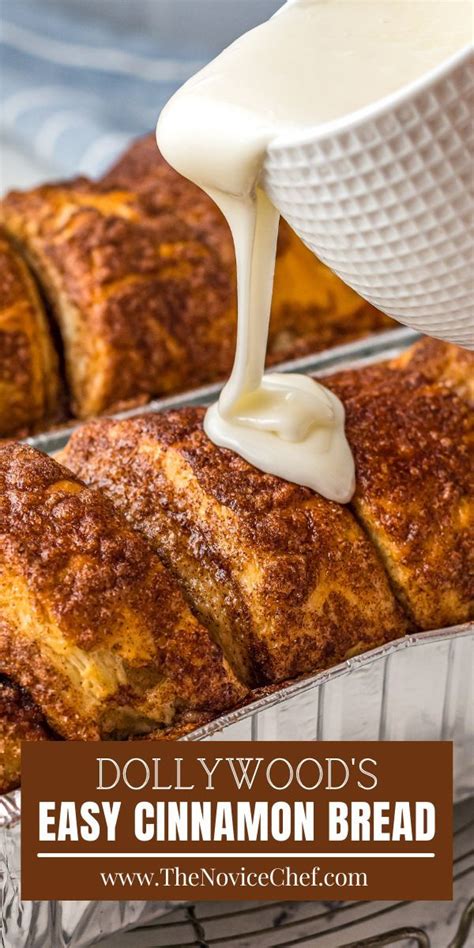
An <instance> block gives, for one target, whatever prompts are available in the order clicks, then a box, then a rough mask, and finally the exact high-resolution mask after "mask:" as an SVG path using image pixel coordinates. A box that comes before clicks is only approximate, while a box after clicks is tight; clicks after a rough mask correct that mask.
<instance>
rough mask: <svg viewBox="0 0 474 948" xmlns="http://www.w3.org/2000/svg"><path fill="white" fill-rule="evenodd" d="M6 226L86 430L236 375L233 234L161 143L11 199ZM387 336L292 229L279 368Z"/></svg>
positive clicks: (282, 292) (282, 244)
mask: <svg viewBox="0 0 474 948" xmlns="http://www.w3.org/2000/svg"><path fill="white" fill-rule="evenodd" d="M2 217H3V221H4V225H5V227H6V229H7V230H8V232H9V233H10V234H11V235H12V237H13V238H14V239H15V240H16V241H17V243H18V245H19V246H20V247H21V248H22V252H23V253H24V255H25V258H26V259H27V260H28V262H29V264H30V266H31V267H32V269H33V270H34V271H35V273H36V276H37V278H38V280H39V281H40V283H41V285H42V287H43V288H44V292H45V294H46V296H47V298H48V301H49V303H50V306H51V310H52V313H53V315H54V318H55V320H56V322H57V324H58V325H59V328H60V332H61V336H62V342H63V346H64V353H65V363H66V374H67V380H68V385H69V389H70V393H71V406H72V412H73V414H75V415H77V417H79V418H88V417H91V416H93V415H97V414H100V413H102V412H104V411H106V410H112V409H116V408H117V407H119V406H123V405H125V404H129V403H138V404H140V403H145V402H146V401H148V400H149V399H150V398H151V397H153V396H156V395H161V394H165V393H168V392H173V391H179V390H183V389H186V388H191V387H194V386H197V385H200V384H204V383H207V382H212V381H215V380H217V379H221V378H224V377H225V376H226V375H227V374H228V373H229V371H230V368H231V365H232V360H233V355H234V348H235V328H236V275H235V265H234V253H233V247H232V241H231V236H230V231H229V229H228V227H227V224H226V223H225V221H224V218H223V217H222V215H221V213H220V211H219V210H218V209H217V207H215V205H214V204H213V202H212V201H211V199H210V198H208V197H207V196H206V195H205V194H204V193H203V192H201V191H199V189H198V188H196V187H195V186H194V185H192V184H190V183H189V182H188V181H186V180H185V179H183V178H181V177H180V176H179V175H177V174H176V173H175V172H174V171H173V170H172V169H171V168H170V167H169V165H167V164H166V162H165V161H164V160H163V158H161V156H160V155H159V153H158V151H157V149H156V146H155V144H154V142H153V143H152V141H151V138H148V139H145V140H142V141H141V142H137V143H136V144H135V145H134V146H132V149H131V150H130V152H129V153H128V154H126V155H125V156H124V157H123V159H122V160H121V162H119V165H118V166H117V167H116V168H115V169H112V170H111V171H110V173H109V174H108V175H106V176H105V178H104V179H103V180H102V181H101V182H98V183H93V182H91V181H87V180H86V179H76V180H75V181H72V182H67V183H63V184H55V185H43V186H41V187H38V188H35V189H33V190H31V191H29V192H26V193H20V192H11V193H10V194H9V195H8V196H7V197H6V198H5V200H4V201H3V204H2ZM389 325H391V320H389V319H388V317H386V316H384V315H382V314H381V313H379V312H378V311H377V310H375V309H374V308H373V307H372V306H370V304H368V303H365V302H364V301H362V300H361V299H360V298H359V297H358V296H357V294H356V293H354V291H353V290H350V289H349V288H348V287H345V286H344V284H343V283H341V281H340V280H339V279H338V278H337V277H336V276H335V275H334V274H332V273H331V272H330V271H329V270H327V268H326V267H324V266H323V265H322V264H320V263H319V262H318V261H317V260H316V259H315V257H314V256H313V254H312V253H311V252H310V251H309V250H308V249H307V248H305V247H304V246H303V244H302V243H301V242H300V241H299V240H298V238H297V237H296V236H295V234H294V233H293V232H292V231H291V230H290V228H289V227H288V226H287V225H286V224H283V225H282V227H281V232H280V241H279V253H278V260H277V267H276V275H275V290H274V299H273V310H272V322H271V329H270V342H269V361H270V362H275V361H276V360H279V361H281V360H283V359H285V358H293V357H296V356H300V355H303V354H306V353H308V352H315V351H318V350H320V349H323V348H325V347H327V346H330V345H335V344H336V343H341V342H345V341H348V340H350V339H353V338H358V337H360V336H362V335H364V334H366V333H367V332H370V331H373V330H375V329H380V328H386V327H387V326H389Z"/></svg>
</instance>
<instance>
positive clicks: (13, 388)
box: [0, 229, 60, 437]
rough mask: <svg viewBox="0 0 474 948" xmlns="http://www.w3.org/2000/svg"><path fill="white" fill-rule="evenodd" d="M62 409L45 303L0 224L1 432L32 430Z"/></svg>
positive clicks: (55, 358) (6, 433) (56, 363)
mask: <svg viewBox="0 0 474 948" xmlns="http://www.w3.org/2000/svg"><path fill="white" fill-rule="evenodd" d="M59 410H60V381H59V372H58V359H57V355H56V352H55V350H54V347H53V343H52V340H51V337H50V334H49V327H48V321H47V318H46V314H45V311H44V306H43V303H42V301H41V299H40V297H39V294H38V291H37V289H36V286H35V284H34V282H33V279H32V277H31V275H30V273H29V270H28V268H27V266H26V265H25V263H24V261H23V260H22V258H21V256H20V255H19V253H18V252H17V250H16V249H15V247H14V246H13V244H12V243H11V241H10V240H9V239H8V238H7V236H6V234H5V232H4V231H3V230H2V229H0V437H1V436H2V435H12V434H17V435H24V434H28V433H29V432H31V431H34V430H35V428H36V427H37V426H38V425H39V424H40V423H47V422H48V421H51V420H52V419H53V417H54V416H55V415H56V416H57V415H58V413H59Z"/></svg>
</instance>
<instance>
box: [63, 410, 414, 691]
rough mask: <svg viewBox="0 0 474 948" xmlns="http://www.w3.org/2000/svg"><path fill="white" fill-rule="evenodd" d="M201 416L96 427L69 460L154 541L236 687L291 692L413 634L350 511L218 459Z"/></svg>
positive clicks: (184, 413)
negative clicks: (295, 684)
mask: <svg viewBox="0 0 474 948" xmlns="http://www.w3.org/2000/svg"><path fill="white" fill-rule="evenodd" d="M203 415H204V411H203V409H200V408H188V409H183V410H181V411H172V412H168V413H165V414H160V415H152V414H149V415H144V416H143V417H141V418H135V419H129V420H124V421H111V420H105V419H104V420H101V421H97V422H90V423H88V424H87V425H84V426H82V427H81V428H80V429H78V430H77V431H76V432H75V433H74V435H73V437H72V438H71V440H70V442H69V445H68V447H67V448H66V450H65V452H64V458H65V463H67V464H68V465H69V466H70V467H71V469H72V470H74V471H75V472H76V473H77V474H78V475H79V476H80V477H82V478H83V479H84V480H86V481H87V482H88V483H89V484H91V485H94V486H96V487H100V488H101V489H102V490H103V491H104V492H105V493H106V494H107V495H108V496H109V497H110V498H111V499H113V502H114V504H116V505H117V506H118V507H119V508H120V509H121V510H122V511H123V513H124V514H125V515H126V516H127V517H128V519H129V521H130V523H132V524H133V525H134V526H135V527H136V528H137V529H138V530H141V531H142V532H143V533H144V534H145V535H146V537H147V538H148V540H149V541H150V542H151V543H152V544H153V546H154V547H155V549H156V550H157V551H158V552H159V554H160V556H161V557H162V559H163V561H164V562H165V563H166V565H167V566H168V567H169V568H170V570H172V571H173V573H174V575H175V576H176V578H177V580H178V582H179V583H180V585H181V587H182V589H183V591H184V592H185V595H186V596H187V598H188V601H189V602H190V603H191V604H192V607H193V609H194V610H195V611H196V613H197V614H198V615H199V616H200V617H201V619H202V621H204V622H205V623H206V624H207V625H208V626H209V627H210V628H211V629H212V630H213V633H214V635H215V636H216V638H217V639H218V641H219V642H220V644H221V646H222V648H223V651H224V653H225V655H226V656H227V658H228V660H229V662H230V663H231V665H232V666H233V667H234V669H235V670H236V672H237V674H238V675H239V677H241V678H242V679H243V680H245V681H247V682H249V683H252V684H261V683H266V682H276V681H281V680H284V679H286V678H291V677H293V676H296V675H300V674H303V673H307V672H310V671H314V670H316V669H319V668H326V667H328V666H330V665H332V664H335V663H337V662H339V661H341V660H342V659H344V658H345V657H347V656H349V655H351V654H353V653H354V652H357V651H359V650H363V649H367V648H370V647H371V646H374V645H377V644H379V643H382V642H384V641H387V640H389V639H392V638H396V637H398V636H401V635H403V634H404V632H405V631H406V622H405V619H404V617H403V615H402V614H401V611H400V610H399V608H398V607H397V605H396V603H395V600H394V597H393V595H392V593H391V590H390V588H389V585H388V581H387V578H386V576H385V573H384V570H383V567H382V565H381V563H380V561H379V559H378V555H377V553H376V552H375V550H374V549H373V547H372V545H371V544H370V542H369V541H368V539H367V537H366V536H365V534H364V532H363V530H362V529H361V528H360V527H359V525H358V524H357V522H356V520H355V519H354V517H353V515H352V514H351V512H350V511H349V510H348V508H347V507H343V506H341V505H338V504H335V503H331V502H330V501H327V500H324V499H323V498H321V497H319V496H318V495H316V494H314V493H313V492H312V491H310V490H307V489H305V488H300V487H297V486H295V485H293V484H289V483H287V482H285V481H282V480H280V479H279V478H276V477H272V476H271V475H268V474H263V473H261V472H260V471H257V470H256V469H255V468H253V467H252V466H251V465H250V464H247V462H246V461H244V460H242V459H241V458H240V457H238V456H237V455H236V454H234V453H233V452H231V451H228V450H226V449H220V448H217V447H215V446H214V445H213V444H212V443H211V442H210V441H209V440H208V439H207V437H206V435H205V434H204V431H203V428H202V420H203Z"/></svg>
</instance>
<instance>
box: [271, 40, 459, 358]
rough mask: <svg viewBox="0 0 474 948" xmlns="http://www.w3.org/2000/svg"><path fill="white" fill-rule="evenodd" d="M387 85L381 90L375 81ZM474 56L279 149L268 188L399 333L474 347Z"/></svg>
mask: <svg viewBox="0 0 474 948" xmlns="http://www.w3.org/2000/svg"><path fill="white" fill-rule="evenodd" d="M375 81H376V80H375ZM473 93H474V54H473V51H472V49H471V48H470V47H468V48H466V49H464V50H462V51H461V52H459V53H457V54H456V55H455V56H453V57H451V58H450V59H449V60H447V61H446V62H445V63H443V64H442V65H441V66H439V67H437V68H436V69H433V70H432V71H430V72H429V73H427V74H426V75H425V76H423V77H422V78H421V79H419V80H417V81H416V82H414V83H411V84H410V85H408V86H405V87H404V88H402V89H401V90H400V91H398V92H397V93H396V94H394V95H391V96H389V97H387V98H385V99H382V100H380V101H378V102H376V103H374V104H373V105H371V106H369V107H367V108H364V109H361V110H360V111H358V112H355V113H353V115H351V116H349V117H348V118H344V119H342V120H337V121H335V122H331V123H327V124H326V125H324V126H320V127H318V129H317V130H315V131H314V132H311V131H309V132H306V133H305V134H304V135H302V136H301V137H299V138H298V139H296V138H295V137H294V136H293V137H290V136H287V137H279V138H278V139H276V140H275V141H274V142H272V144H271V146H270V147H269V150H268V154H267V159H266V162H265V167H264V177H263V185H264V188H265V190H266V191H267V193H268V194H269V195H270V198H271V200H272V201H273V203H274V204H275V206H276V207H277V208H278V209H279V210H280V211H281V213H282V215H283V217H285V218H286V220H287V221H288V222H289V223H290V224H291V226H292V227H293V228H294V230H295V231H296V232H297V233H298V234H299V236H300V237H301V238H302V239H303V241H304V242H305V243H306V244H307V246H308V247H310V249H311V250H313V251H314V253H315V254H317V256H318V257H319V258H320V259H321V260H323V261H324V262H325V263H326V264H328V266H329V267H331V269H332V270H334V271H335V272H336V273H337V274H339V276H340V277H341V278H342V279H343V280H344V281H345V282H346V283H348V284H349V285H350V286H352V287H353V288H354V289H355V290H357V292H358V293H360V294H361V296H363V297H365V299H367V300H369V301H370V302H371V303H374V305H375V306H378V307H379V308H380V309H382V310H383V311H384V312H386V313H388V314H389V315H391V316H394V317H395V319H397V320H398V321H399V322H401V323H404V324H405V325H407V326H410V327H412V328H413V329H416V330H419V331H421V332H425V333H427V334H429V335H431V336H436V337H438V338H441V339H447V340H449V341H451V342H457V343H459V344H460V345H464V346H466V347H468V348H474V307H473V273H474V240H473V223H474V145H473V142H474V121H473V119H474V114H473Z"/></svg>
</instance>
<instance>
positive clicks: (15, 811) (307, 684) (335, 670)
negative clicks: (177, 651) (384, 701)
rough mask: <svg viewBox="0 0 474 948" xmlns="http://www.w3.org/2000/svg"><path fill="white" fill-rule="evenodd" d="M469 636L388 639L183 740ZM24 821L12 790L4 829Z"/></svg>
mask: <svg viewBox="0 0 474 948" xmlns="http://www.w3.org/2000/svg"><path fill="white" fill-rule="evenodd" d="M469 636H472V637H473V639H474V622H465V623H463V624H461V625H455V626H450V627H448V628H444V629H435V630H433V631H428V632H417V633H413V634H412V635H405V636H403V638H400V639H395V640H394V641H393V642H387V643H385V644H384V645H379V646H378V647H377V648H375V649H370V650H369V651H367V652H363V653H362V654H360V655H354V656H352V658H348V659H346V660H345V661H344V662H340V663H339V664H338V665H334V666H333V667H332V668H329V669H326V670H324V671H319V672H315V673H314V674H312V675H309V676H305V677H304V678H299V679H297V680H295V681H293V682H290V683H285V684H284V685H283V686H282V687H281V688H279V689H277V690H275V691H272V692H271V693H270V694H264V695H262V696H261V697H260V698H257V699H256V700H255V701H251V702H249V703H248V704H245V705H243V706H242V707H240V708H234V709H233V710H231V711H228V712H227V713H226V714H223V715H220V717H218V718H215V719H214V720H213V721H209V722H208V723H207V724H205V725H203V726H201V727H199V728H196V730H195V731H192V733H191V734H186V735H184V736H183V737H181V738H179V740H181V741H204V740H207V739H208V738H209V737H212V736H213V735H214V734H216V733H218V732H219V731H222V730H223V729H224V728H226V727H229V725H231V724H235V723H236V722H238V721H242V720H243V719H245V718H248V717H252V716H253V715H254V714H257V713H258V712H260V711H264V710H267V709H268V708H271V707H273V706H275V705H277V704H281V703H283V702H284V701H288V700H289V699H291V698H293V697H294V696H295V695H300V694H303V693H304V692H307V691H311V690H313V689H317V688H320V687H321V686H322V685H325V684H326V683H327V682H330V681H334V680H335V679H336V678H341V677H344V676H345V675H349V674H353V673H357V671H359V670H361V669H364V668H366V667H367V666H368V665H371V664H374V663H376V662H383V661H385V660H386V659H387V658H388V656H389V655H393V654H394V653H395V652H397V651H402V650H403V649H407V648H417V647H423V646H424V645H429V644H433V643H435V642H446V641H453V642H455V641H457V640H459V639H461V638H465V637H469ZM20 822H21V791H20V790H13V791H11V792H10V793H7V794H4V795H3V796H0V830H11V829H13V828H14V827H16V826H17V825H18V824H19V823H20Z"/></svg>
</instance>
